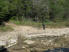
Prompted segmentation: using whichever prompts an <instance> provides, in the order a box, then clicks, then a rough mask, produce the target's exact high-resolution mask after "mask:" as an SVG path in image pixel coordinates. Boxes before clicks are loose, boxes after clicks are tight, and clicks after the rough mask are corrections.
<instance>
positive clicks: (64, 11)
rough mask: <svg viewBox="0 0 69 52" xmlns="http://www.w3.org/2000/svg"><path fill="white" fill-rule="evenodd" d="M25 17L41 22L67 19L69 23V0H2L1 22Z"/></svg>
mask: <svg viewBox="0 0 69 52" xmlns="http://www.w3.org/2000/svg"><path fill="white" fill-rule="evenodd" d="M24 19H27V20H31V21H34V22H39V23H46V22H55V23H56V22H64V21H66V23H67V25H68V20H69V0H0V24H2V23H3V22H8V21H9V20H14V21H16V20H17V21H20V22H22V21H23V20H24Z"/></svg>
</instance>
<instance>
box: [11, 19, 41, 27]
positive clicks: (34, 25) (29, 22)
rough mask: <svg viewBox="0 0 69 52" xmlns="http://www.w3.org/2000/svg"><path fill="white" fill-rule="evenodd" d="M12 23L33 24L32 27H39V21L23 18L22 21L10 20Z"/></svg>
mask: <svg viewBox="0 0 69 52" xmlns="http://www.w3.org/2000/svg"><path fill="white" fill-rule="evenodd" d="M11 22H12V23H14V24H16V25H24V26H33V27H41V23H39V22H34V21H32V20H25V19H24V20H23V21H15V20H11Z"/></svg>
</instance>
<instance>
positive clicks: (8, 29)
mask: <svg viewBox="0 0 69 52" xmlns="http://www.w3.org/2000/svg"><path fill="white" fill-rule="evenodd" d="M12 30H13V28H12V27H11V26H0V31H1V32H6V31H12Z"/></svg>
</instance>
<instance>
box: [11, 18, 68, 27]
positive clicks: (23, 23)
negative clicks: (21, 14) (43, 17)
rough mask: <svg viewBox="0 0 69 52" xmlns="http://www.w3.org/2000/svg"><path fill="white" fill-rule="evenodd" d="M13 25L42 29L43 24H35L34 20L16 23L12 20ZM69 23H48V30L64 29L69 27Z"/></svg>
mask: <svg viewBox="0 0 69 52" xmlns="http://www.w3.org/2000/svg"><path fill="white" fill-rule="evenodd" d="M11 22H12V23H14V24H17V25H24V26H33V27H39V28H40V27H42V23H40V22H34V21H32V20H27V19H24V20H23V21H16V20H11ZM68 22H69V21H58V22H52V21H46V22H45V25H46V27H48V28H62V27H69V23H68Z"/></svg>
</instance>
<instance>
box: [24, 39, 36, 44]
mask: <svg viewBox="0 0 69 52" xmlns="http://www.w3.org/2000/svg"><path fill="white" fill-rule="evenodd" d="M24 43H27V44H34V43H35V41H32V40H25V41H24Z"/></svg>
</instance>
